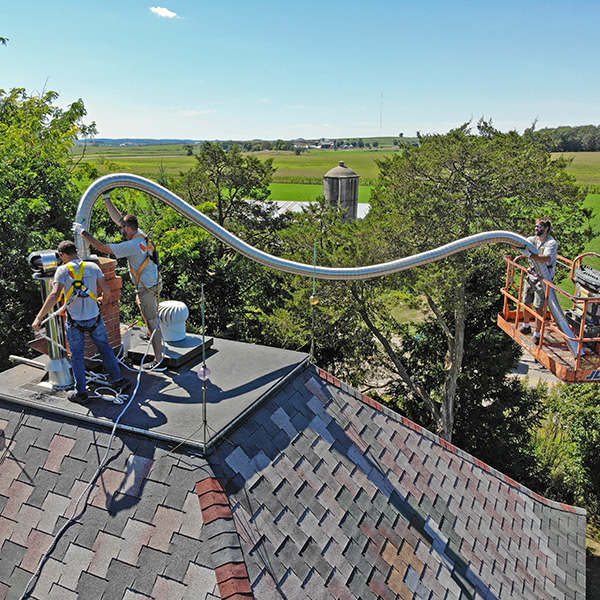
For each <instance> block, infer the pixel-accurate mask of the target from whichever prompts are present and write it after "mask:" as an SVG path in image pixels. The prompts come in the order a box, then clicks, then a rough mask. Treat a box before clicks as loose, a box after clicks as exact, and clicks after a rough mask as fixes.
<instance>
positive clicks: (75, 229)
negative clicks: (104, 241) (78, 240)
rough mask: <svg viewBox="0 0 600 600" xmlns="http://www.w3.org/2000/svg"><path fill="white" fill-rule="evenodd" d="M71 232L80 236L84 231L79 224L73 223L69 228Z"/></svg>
mask: <svg viewBox="0 0 600 600" xmlns="http://www.w3.org/2000/svg"><path fill="white" fill-rule="evenodd" d="M71 231H72V232H73V233H78V234H79V235H81V234H82V233H83V232H84V231H85V227H84V226H83V225H82V224H81V223H77V222H75V223H73V227H71Z"/></svg>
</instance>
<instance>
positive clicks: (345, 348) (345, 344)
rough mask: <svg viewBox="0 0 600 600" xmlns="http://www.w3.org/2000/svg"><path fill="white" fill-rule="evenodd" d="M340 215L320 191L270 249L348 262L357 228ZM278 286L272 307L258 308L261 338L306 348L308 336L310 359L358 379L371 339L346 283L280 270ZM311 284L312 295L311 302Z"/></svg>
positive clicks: (305, 259)
mask: <svg viewBox="0 0 600 600" xmlns="http://www.w3.org/2000/svg"><path fill="white" fill-rule="evenodd" d="M342 217H343V211H342V210H341V209H339V208H335V207H332V206H331V205H330V204H329V203H328V202H327V201H326V200H325V198H324V197H323V196H321V197H320V198H318V199H317V201H316V202H312V203H311V204H310V206H309V207H307V208H306V209H305V210H304V211H303V212H302V213H297V214H296V215H294V220H293V222H292V223H291V224H290V225H289V226H288V227H286V228H285V229H284V230H282V231H280V232H279V240H278V243H277V246H276V251H277V252H278V253H280V254H282V255H283V256H285V257H286V258H289V259H291V260H295V261H299V262H302V263H305V264H313V263H314V260H315V250H316V260H317V263H318V264H319V265H320V266H336V267H340V266H348V260H349V257H351V256H353V254H354V253H353V252H352V251H351V248H352V247H353V246H354V245H355V243H356V235H357V228H356V225H355V223H347V224H344V223H343V222H342ZM284 286H285V290H286V293H284V294H282V295H281V296H280V297H279V299H278V302H277V304H276V305H275V308H273V309H272V310H270V311H263V313H262V316H261V329H262V332H263V335H264V336H265V338H264V342H265V343H267V344H270V345H275V346H280V347H283V348H290V349H293V350H304V351H307V352H308V351H309V350H310V348H311V341H312V337H313V335H314V360H315V363H316V364H318V365H319V366H321V367H322V368H324V369H326V370H327V371H330V372H332V373H334V374H335V375H336V376H337V377H340V378H342V379H343V380H344V381H346V382H347V383H349V384H351V385H355V386H359V385H362V384H364V383H365V381H366V380H367V376H368V374H369V370H370V369H369V364H368V362H369V361H368V360H367V357H370V356H372V355H373V354H374V352H375V344H374V341H373V337H372V336H371V335H370V334H369V331H368V330H367V328H366V327H365V325H364V323H363V322H362V320H361V318H360V315H359V314H358V312H357V311H356V310H355V307H354V306H353V305H352V303H351V302H348V296H349V284H348V283H347V282H343V281H327V280H321V279H320V280H317V281H312V280H311V279H309V278H307V277H300V276H290V275H286V276H285V280H284ZM313 286H314V288H315V291H316V293H315V295H316V297H317V298H318V304H317V305H315V306H314V307H313V306H312V305H311V296H313ZM313 315H314V328H313Z"/></svg>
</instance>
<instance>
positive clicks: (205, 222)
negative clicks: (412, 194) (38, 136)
mask: <svg viewBox="0 0 600 600" xmlns="http://www.w3.org/2000/svg"><path fill="white" fill-rule="evenodd" d="M118 187H128V188H133V189H136V190H139V191H141V192H145V193H147V194H150V195H151V196H154V197H155V198H158V199H159V200H162V201H163V202H164V203H165V204H167V205H169V206H170V207H171V208H173V209H175V210H176V211H177V212H179V213H180V214H182V215H183V216H184V217H187V218H188V219H190V220H191V221H193V222H194V223H196V224H197V225H199V226H200V227H202V228H203V229H205V230H206V231H208V233H210V234H212V235H213V236H215V237H216V238H217V239H218V240H220V241H221V242H223V243H224V244H227V245H228V246H230V247H231V248H233V249H234V250H237V251H238V252H239V253H240V254H242V255H244V256H246V257H247V258H249V259H250V260H253V261H255V262H258V263H260V264H262V265H265V266H267V267H271V268H272V269H276V270H278V271H284V272H286V273H293V274H295V275H303V276H305V277H317V278H319V279H334V280H357V279H371V278H373V277H381V276H383V275H390V274H392V273H397V272H399V271H404V270H406V269H412V268H413V267H420V266H423V265H426V264H428V263H431V262H434V261H437V260H441V259H443V258H446V257H448V256H451V255H452V254H456V253H458V252H462V251H463V250H468V249H470V248H475V247H477V246H483V245H489V244H498V243H500V244H510V245H511V246H516V247H517V248H520V249H523V248H526V249H527V250H528V251H529V252H530V253H531V254H537V253H538V251H537V248H536V247H535V245H534V244H532V243H531V242H530V241H529V240H528V239H527V238H526V237H524V236H522V235H519V234H518V233H513V232H511V231H488V232H484V233H478V234H475V235H471V236H468V237H466V238H463V239H460V240H456V241H455V242H451V243H449V244H445V245H444V246H440V247H439V248H434V249H433V250H429V251H427V252H422V253H421V254H415V255H414V256H407V257H405V258H400V259H397V260H393V261H390V262H386V263H380V264H377V265H370V266H367V267H355V268H343V269H342V268H332V267H318V266H316V265H307V264H304V263H299V262H295V261H291V260H286V259H285V258H279V257H276V256H273V255H271V254H267V253H266V252H263V251H262V250H259V249H258V248H254V247H253V246H250V245H249V244H247V243H246V242H244V241H243V240H241V239H240V238H238V237H237V236H235V235H233V234H232V233H230V232H229V231H227V230H226V229H224V228H223V227H221V226H220V225H218V224H217V223H215V222H214V221H213V220H212V219H210V218H209V217H207V216H206V215H205V214H203V213H201V212H200V211H199V210H197V209H195V208H194V207H193V206H190V205H189V204H188V203H187V202H185V201H184V200H182V199H181V198H179V196H177V195H175V194H173V193H172V192H171V191H169V190H167V189H166V188H164V187H163V186H161V185H159V184H158V183H155V182H154V181H150V180H149V179H146V178H144V177H140V176H139V175H131V174H130V173H114V174H111V175H105V176H104V177H100V178H99V179H97V180H96V181H94V182H93V183H92V184H91V185H90V186H89V187H88V188H87V190H86V191H85V192H84V194H83V196H82V197H81V200H80V202H79V206H78V207H77V215H76V219H75V220H76V221H77V222H78V223H81V224H82V225H83V227H84V228H85V229H89V224H90V220H91V216H92V209H93V208H94V204H95V203H96V200H97V199H98V198H99V197H100V195H101V194H103V193H106V192H109V191H110V190H112V189H114V188H118ZM75 243H76V245H77V250H78V252H79V255H80V256H82V257H87V256H89V245H88V243H87V242H86V241H85V239H84V238H83V237H82V236H81V235H79V234H75ZM532 262H533V263H534V270H535V271H536V273H538V274H539V275H540V276H541V277H542V278H544V279H548V278H549V272H548V268H547V267H546V265H545V264H544V263H540V262H538V261H532ZM548 304H549V306H550V310H551V311H552V314H553V315H554V318H555V320H556V322H557V324H558V326H559V328H560V330H561V331H562V332H563V333H564V334H565V335H566V336H567V337H571V336H572V335H573V332H572V330H571V328H570V326H569V324H568V322H567V320H566V318H565V315H564V313H563V311H562V308H561V306H560V304H559V302H558V299H557V297H556V292H555V291H554V290H553V289H551V290H550V293H549V298H548ZM567 344H568V346H569V349H570V350H571V352H572V353H573V355H574V356H577V354H578V352H579V349H578V347H577V344H576V343H575V342H572V341H570V340H567Z"/></svg>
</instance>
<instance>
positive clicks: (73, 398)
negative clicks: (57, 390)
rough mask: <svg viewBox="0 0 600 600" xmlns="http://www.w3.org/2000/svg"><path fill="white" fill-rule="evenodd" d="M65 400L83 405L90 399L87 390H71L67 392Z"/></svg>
mask: <svg viewBox="0 0 600 600" xmlns="http://www.w3.org/2000/svg"><path fill="white" fill-rule="evenodd" d="M67 400H68V401H69V402H73V403H75V404H81V405H85V404H88V403H89V402H90V401H91V398H90V397H89V396H88V393H87V392H81V393H80V392H78V391H77V390H71V391H70V392H68V393H67Z"/></svg>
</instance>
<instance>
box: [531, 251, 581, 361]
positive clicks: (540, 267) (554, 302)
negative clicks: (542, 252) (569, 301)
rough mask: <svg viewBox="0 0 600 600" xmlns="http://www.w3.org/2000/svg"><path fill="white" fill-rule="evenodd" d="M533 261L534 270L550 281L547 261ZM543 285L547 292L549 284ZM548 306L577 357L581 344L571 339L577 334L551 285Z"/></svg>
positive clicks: (570, 348) (539, 275)
mask: <svg viewBox="0 0 600 600" xmlns="http://www.w3.org/2000/svg"><path fill="white" fill-rule="evenodd" d="M536 254H537V252H536ZM531 263H532V266H533V270H534V271H535V273H536V274H537V275H538V277H541V278H542V279H545V280H547V281H550V271H549V269H548V266H547V265H546V263H542V262H539V261H537V260H532V261H531ZM542 286H543V287H544V292H545V291H546V287H548V286H546V284H545V283H542ZM548 306H549V307H550V311H551V312H552V315H553V316H554V320H555V321H556V324H557V325H558V328H559V329H560V330H561V331H562V332H563V333H564V334H565V336H566V338H567V339H566V340H565V341H566V342H567V346H568V347H569V350H570V351H571V353H572V354H573V356H575V357H577V355H578V354H579V351H580V350H579V344H578V343H577V342H576V341H574V340H571V339H569V338H572V337H573V336H574V335H575V334H574V333H573V330H572V329H571V326H570V325H569V322H568V321H567V318H566V317H565V313H564V312H563V310H562V307H561V305H560V302H559V301H558V297H557V295H556V290H555V289H554V288H553V287H550V289H549V290H548Z"/></svg>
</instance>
